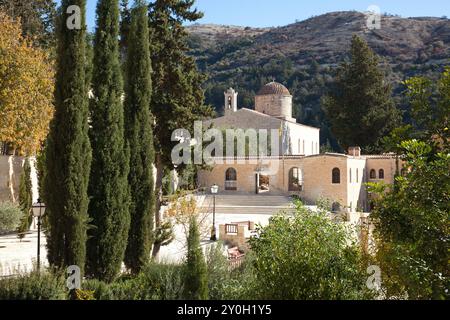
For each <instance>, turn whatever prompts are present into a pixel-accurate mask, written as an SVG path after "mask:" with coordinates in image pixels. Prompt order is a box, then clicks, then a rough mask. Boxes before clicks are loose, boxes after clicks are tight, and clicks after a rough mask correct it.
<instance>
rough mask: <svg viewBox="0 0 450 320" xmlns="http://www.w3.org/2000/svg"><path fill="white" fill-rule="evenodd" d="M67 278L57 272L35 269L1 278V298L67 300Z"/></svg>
mask: <svg viewBox="0 0 450 320" xmlns="http://www.w3.org/2000/svg"><path fill="white" fill-rule="evenodd" d="M67 298H68V290H67V288H66V283H65V278H64V277H63V276H62V275H60V274H56V273H51V272H41V273H40V274H39V273H38V272H36V271H33V272H31V273H29V274H20V275H18V276H15V277H11V278H6V279H1V280H0V300H65V299H67Z"/></svg>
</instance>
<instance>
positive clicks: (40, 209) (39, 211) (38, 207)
mask: <svg viewBox="0 0 450 320" xmlns="http://www.w3.org/2000/svg"><path fill="white" fill-rule="evenodd" d="M31 208H32V209H33V216H35V217H37V218H38V224H37V225H38V242H37V270H38V271H39V269H40V267H41V217H42V216H43V215H44V213H45V204H44V203H42V202H41V199H37V202H35V203H33V206H32V207H31Z"/></svg>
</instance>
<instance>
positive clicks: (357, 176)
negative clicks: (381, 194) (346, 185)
mask: <svg viewBox="0 0 450 320" xmlns="http://www.w3.org/2000/svg"><path fill="white" fill-rule="evenodd" d="M358 182H359V169H358V168H356V183H358Z"/></svg>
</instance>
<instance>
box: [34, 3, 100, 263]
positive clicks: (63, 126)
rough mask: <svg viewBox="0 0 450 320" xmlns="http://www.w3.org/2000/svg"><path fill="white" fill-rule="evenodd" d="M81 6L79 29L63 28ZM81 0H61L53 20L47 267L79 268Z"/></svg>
mask: <svg viewBox="0 0 450 320" xmlns="http://www.w3.org/2000/svg"><path fill="white" fill-rule="evenodd" d="M70 5H77V6H78V7H79V8H80V9H81V29H68V28H67V27H66V21H67V19H68V18H69V15H68V14H67V13H66V12H67V7H68V6H70ZM85 6H86V3H85V0H70V1H69V0H63V1H62V3H61V11H60V12H61V15H60V17H59V19H58V28H57V29H58V54H57V73H56V84H55V115H54V118H53V120H52V123H51V125H50V133H49V136H48V140H47V144H46V155H45V170H44V176H43V180H44V183H43V189H44V190H43V196H44V201H45V202H46V206H47V210H46V215H47V219H48V227H47V231H46V232H47V253H48V260H49V262H50V264H51V265H54V266H56V267H63V266H67V265H78V266H79V267H80V268H81V270H82V271H83V270H84V265H85V257H86V230H87V221H88V215H87V209H88V202H89V201H88V195H87V188H88V181H89V171H90V165H91V146H90V142H89V136H88V128H89V127H88V91H87V84H86V77H85V67H86V66H85V63H86V61H85V59H86V57H85V50H86V48H85V47H86V42H85V39H86V26H85Z"/></svg>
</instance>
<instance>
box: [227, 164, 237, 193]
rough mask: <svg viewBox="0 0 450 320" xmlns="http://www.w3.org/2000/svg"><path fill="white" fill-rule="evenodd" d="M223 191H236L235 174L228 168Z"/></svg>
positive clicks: (234, 170) (233, 170)
mask: <svg viewBox="0 0 450 320" xmlns="http://www.w3.org/2000/svg"><path fill="white" fill-rule="evenodd" d="M225 190H237V173H236V169H234V168H228V169H227V171H226V172H225Z"/></svg>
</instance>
